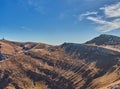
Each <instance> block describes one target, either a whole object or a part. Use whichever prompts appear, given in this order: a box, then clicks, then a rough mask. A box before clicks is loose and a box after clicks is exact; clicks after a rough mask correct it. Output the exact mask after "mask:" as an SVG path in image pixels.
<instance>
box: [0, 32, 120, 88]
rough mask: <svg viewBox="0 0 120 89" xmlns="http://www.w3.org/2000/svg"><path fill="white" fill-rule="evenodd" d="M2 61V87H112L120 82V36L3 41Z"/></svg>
mask: <svg viewBox="0 0 120 89" xmlns="http://www.w3.org/2000/svg"><path fill="white" fill-rule="evenodd" d="M0 60H1V61H0V89H113V88H114V87H119V84H120V37H117V36H113V35H106V34H102V35H100V36H98V37H96V38H94V39H92V40H90V41H88V42H86V43H84V44H76V43H64V44H62V45H59V46H53V45H48V44H44V43H37V42H36V43H35V42H13V41H8V40H0ZM118 89H120V88H118Z"/></svg>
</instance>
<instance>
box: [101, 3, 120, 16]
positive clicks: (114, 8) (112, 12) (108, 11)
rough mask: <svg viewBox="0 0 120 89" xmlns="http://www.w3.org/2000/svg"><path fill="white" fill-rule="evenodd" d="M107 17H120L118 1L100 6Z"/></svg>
mask: <svg viewBox="0 0 120 89" xmlns="http://www.w3.org/2000/svg"><path fill="white" fill-rule="evenodd" d="M100 9H101V10H103V11H104V14H105V15H106V17H107V18H111V17H120V2H118V3H116V4H112V5H109V6H105V7H102V8H100Z"/></svg>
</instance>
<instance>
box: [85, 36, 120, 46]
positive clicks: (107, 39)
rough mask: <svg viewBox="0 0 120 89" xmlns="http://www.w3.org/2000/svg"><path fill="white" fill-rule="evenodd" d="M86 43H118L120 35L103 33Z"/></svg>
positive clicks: (119, 42)
mask: <svg viewBox="0 0 120 89" xmlns="http://www.w3.org/2000/svg"><path fill="white" fill-rule="evenodd" d="M86 44H96V45H118V44H120V37H117V36H113V35H107V34H102V35H100V36H98V37H96V38H94V39H92V40H90V41H88V42H86Z"/></svg>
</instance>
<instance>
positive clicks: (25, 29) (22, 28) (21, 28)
mask: <svg viewBox="0 0 120 89" xmlns="http://www.w3.org/2000/svg"><path fill="white" fill-rule="evenodd" d="M20 30H24V31H32V29H31V28H29V27H26V26H21V27H20Z"/></svg>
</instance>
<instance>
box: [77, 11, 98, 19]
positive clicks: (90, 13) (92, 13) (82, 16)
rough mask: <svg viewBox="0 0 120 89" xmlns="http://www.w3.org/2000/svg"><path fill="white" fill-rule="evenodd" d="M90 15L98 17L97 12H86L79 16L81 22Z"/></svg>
mask: <svg viewBox="0 0 120 89" xmlns="http://www.w3.org/2000/svg"><path fill="white" fill-rule="evenodd" d="M90 15H97V12H86V13H84V14H80V15H79V20H82V19H83V18H84V17H86V16H90Z"/></svg>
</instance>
